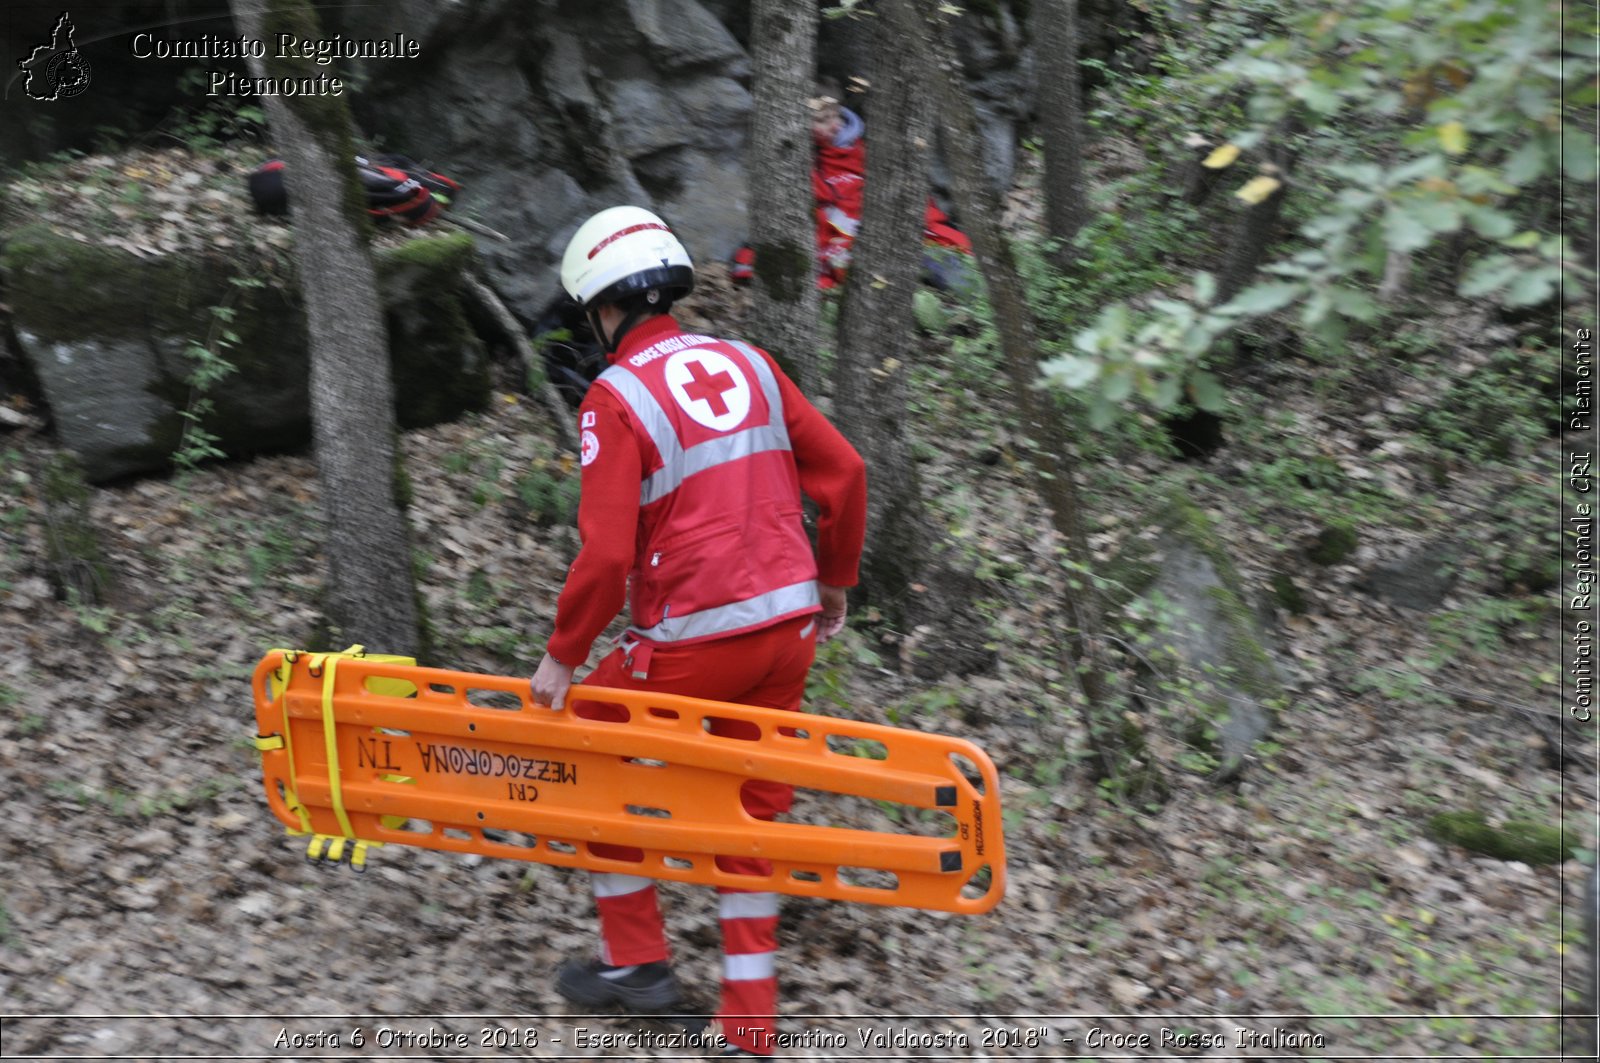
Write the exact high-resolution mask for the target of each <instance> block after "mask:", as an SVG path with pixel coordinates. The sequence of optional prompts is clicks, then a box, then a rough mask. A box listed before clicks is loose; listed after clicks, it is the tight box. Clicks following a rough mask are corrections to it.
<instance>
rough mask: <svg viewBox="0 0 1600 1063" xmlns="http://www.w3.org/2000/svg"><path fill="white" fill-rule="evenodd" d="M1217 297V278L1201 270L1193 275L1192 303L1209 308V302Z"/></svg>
mask: <svg viewBox="0 0 1600 1063" xmlns="http://www.w3.org/2000/svg"><path fill="white" fill-rule="evenodd" d="M1216 297H1217V278H1216V277H1214V276H1212V275H1211V274H1209V273H1207V272H1205V271H1204V270H1201V271H1200V272H1199V273H1196V274H1195V275H1194V301H1195V302H1197V303H1199V304H1200V305H1201V306H1210V305H1211V300H1213V299H1215V298H1216Z"/></svg>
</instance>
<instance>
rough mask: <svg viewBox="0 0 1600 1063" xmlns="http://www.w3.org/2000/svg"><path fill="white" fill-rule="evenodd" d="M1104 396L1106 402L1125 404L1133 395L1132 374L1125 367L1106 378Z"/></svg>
mask: <svg viewBox="0 0 1600 1063" xmlns="http://www.w3.org/2000/svg"><path fill="white" fill-rule="evenodd" d="M1104 394H1105V399H1106V401H1107V402H1117V403H1121V402H1126V401H1127V400H1128V396H1129V395H1132V394H1133V373H1132V372H1131V371H1129V370H1128V369H1127V368H1126V367H1124V368H1120V369H1117V370H1116V371H1114V372H1113V373H1112V374H1111V375H1110V376H1109V377H1107V378H1106V388H1105V392H1104Z"/></svg>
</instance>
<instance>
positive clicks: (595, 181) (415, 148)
mask: <svg viewBox="0 0 1600 1063" xmlns="http://www.w3.org/2000/svg"><path fill="white" fill-rule="evenodd" d="M325 17H327V18H328V19H329V21H330V24H331V25H333V26H335V27H336V28H337V29H339V30H340V31H341V32H343V33H345V34H346V35H347V36H356V37H365V36H382V35H383V34H385V33H392V32H393V31H394V29H395V28H397V27H405V28H406V30H407V32H408V33H410V34H412V35H413V36H415V37H417V38H418V40H419V43H420V45H421V58H419V59H417V60H415V61H410V62H387V63H385V62H373V63H368V64H366V66H365V68H364V69H363V70H362V71H361V75H362V76H365V77H367V78H368V79H369V80H368V81H367V82H366V84H365V88H364V91H362V92H361V93H360V94H359V95H358V96H357V97H355V99H354V107H355V110H356V113H357V117H358V120H359V122H360V123H361V125H362V126H363V127H364V128H365V129H366V130H367V131H368V132H369V133H371V134H373V135H375V136H381V137H382V138H383V139H384V140H385V141H386V142H387V143H389V144H392V145H396V146H401V145H403V146H404V149H405V150H406V151H407V152H408V153H409V154H411V155H413V156H416V157H418V158H421V159H427V160H429V161H431V162H432V163H434V164H435V165H436V166H437V167H438V168H440V169H442V170H445V171H446V172H449V173H451V175H452V176H455V177H458V178H459V179H460V180H461V181H462V182H463V184H464V185H465V186H466V196H465V199H464V201H463V203H462V205H461V206H462V209H463V210H464V211H465V212H466V213H467V214H469V215H474V216H476V217H477V218H479V219H480V220H482V221H483V222H485V223H486V224H488V225H491V226H493V227H494V228H495V229H497V230H499V231H500V232H503V233H505V234H506V235H507V236H509V237H510V238H511V240H510V242H509V243H506V244H498V245H490V244H487V243H485V245H484V246H483V248H482V252H483V255H484V258H485V261H486V262H487V264H488V265H489V267H490V270H491V273H492V274H493V278H494V283H495V287H496V288H497V289H498V290H499V291H500V292H501V293H502V294H503V295H505V296H506V297H507V298H508V300H509V301H510V302H511V303H512V305H513V307H514V308H515V309H517V310H518V311H519V312H520V313H521V314H522V315H523V316H524V317H526V318H529V319H532V318H534V317H537V316H538V313H539V311H540V310H541V309H542V308H543V307H544V305H545V304H546V303H548V302H549V300H550V298H551V297H552V296H553V295H555V294H556V292H557V283H558V281H557V276H556V269H557V266H558V263H559V259H560V255H561V251H562V249H563V248H564V247H565V246H566V241H567V238H568V237H569V236H571V234H572V233H573V231H574V230H575V229H576V228H577V227H578V225H579V224H581V223H582V222H583V220H584V219H585V218H587V217H588V216H589V215H590V214H592V213H594V212H595V211H598V210H601V209H603V208H605V207H610V206H615V205H617V204H619V203H635V204H639V205H641V206H646V207H650V208H652V209H655V210H657V211H658V212H660V213H661V214H662V215H663V216H664V217H666V218H667V219H668V220H669V221H671V222H672V223H673V224H674V225H675V226H676V227H677V228H678V230H679V233H680V235H681V236H682V237H683V239H684V242H685V243H686V244H687V245H688V247H689V250H690V253H691V254H692V255H693V256H694V257H695V258H696V259H697V260H701V261H709V260H720V259H725V258H726V257H727V256H728V255H729V254H731V253H732V251H733V250H734V248H736V247H737V246H738V245H739V243H740V242H741V241H742V240H743V239H744V236H745V203H746V193H745V178H744V169H743V163H744V158H743V156H744V147H745V140H746V134H745V126H746V122H747V119H748V116H749V113H750V110H751V106H752V102H751V98H750V94H749V91H748V89H747V87H746V86H747V85H748V83H749V76H750V63H749V59H748V57H747V55H746V54H745V49H744V48H743V46H741V45H740V43H739V42H738V41H737V40H736V39H735V38H734V37H733V35H732V34H731V33H730V32H729V31H728V30H727V29H726V28H725V27H724V26H723V24H722V23H721V22H720V21H719V20H718V19H717V18H716V17H715V16H713V15H712V14H711V13H710V12H708V11H707V10H706V9H705V8H704V7H702V6H701V5H700V4H699V3H696V2H695V0H619V2H617V3H608V4H582V3H577V2H569V0H559V2H558V0H538V2H535V3H528V2H526V0H465V2H462V3H456V4H450V5H441V4H436V3H433V2H431V0H402V2H400V3H395V4H386V5H379V6H374V7H362V6H354V7H345V8H337V9H329V10H328V12H327V14H326V16H325ZM356 65H357V66H359V64H356Z"/></svg>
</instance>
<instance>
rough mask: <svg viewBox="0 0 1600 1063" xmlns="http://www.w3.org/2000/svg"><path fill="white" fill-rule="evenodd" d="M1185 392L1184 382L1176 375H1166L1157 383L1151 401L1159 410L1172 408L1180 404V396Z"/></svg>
mask: <svg viewBox="0 0 1600 1063" xmlns="http://www.w3.org/2000/svg"><path fill="white" fill-rule="evenodd" d="M1182 394H1183V382H1182V381H1181V380H1179V379H1178V377H1177V376H1176V375H1173V376H1165V377H1162V378H1161V382H1160V383H1158V384H1157V385H1156V390H1155V393H1154V394H1152V395H1151V396H1150V401H1151V402H1153V403H1154V404H1155V407H1156V409H1158V410H1170V409H1172V408H1173V407H1174V406H1176V405H1177V404H1178V398H1179V396H1180V395H1182Z"/></svg>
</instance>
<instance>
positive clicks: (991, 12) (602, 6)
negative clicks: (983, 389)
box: [0, 0, 1126, 321]
mask: <svg viewBox="0 0 1600 1063" xmlns="http://www.w3.org/2000/svg"><path fill="white" fill-rule="evenodd" d="M1121 6H1126V5H1121ZM102 8H103V9H104V10H103V11H102V10H100V9H97V12H96V13H95V17H94V18H93V19H92V20H91V19H89V17H88V16H84V26H83V28H82V35H83V37H84V39H85V40H86V41H87V40H88V39H89V38H90V37H92V36H94V35H95V34H97V33H98V34H100V35H102V36H103V37H104V40H103V41H99V42H98V43H96V44H94V45H93V47H92V49H91V48H89V47H88V46H86V50H85V53H84V54H85V55H86V57H87V58H88V59H89V60H90V62H92V63H93V64H94V70H95V82H94V84H93V85H92V86H91V88H90V89H89V91H87V92H85V93H84V94H83V95H82V96H80V97H78V98H75V99H73V100H70V101H65V103H64V104H63V105H62V106H61V108H60V109H59V110H54V109H52V110H49V112H48V113H44V112H42V111H40V109H39V108H33V109H31V110H30V109H24V111H23V113H22V114H21V119H22V120H21V121H20V122H18V123H16V124H17V126H18V129H17V131H16V132H17V135H16V136H15V137H14V138H9V139H7V140H6V142H5V143H4V144H3V145H0V160H3V161H6V162H20V161H23V160H24V159H27V158H41V157H43V156H44V155H47V154H49V153H50V152H52V151H54V150H57V149H61V148H66V147H80V148H81V147H86V146H88V145H89V144H90V143H91V142H92V140H93V134H94V131H95V130H96V129H97V128H102V129H103V128H111V127H116V128H126V129H128V130H129V131H130V132H140V131H144V130H146V129H148V128H150V127H151V126H154V125H155V124H157V123H159V122H161V121H162V120H163V117H162V116H164V115H167V114H169V112H171V111H172V109H173V108H174V107H177V108H188V109H191V110H193V111H199V110H203V109H204V108H205V106H206V104H207V102H208V101H206V100H204V99H203V98H201V99H197V98H195V97H194V95H193V93H192V92H191V91H190V90H185V89H181V88H178V87H177V86H176V77H174V79H173V80H172V81H171V82H169V81H168V80H166V79H163V78H154V77H151V76H150V75H151V73H152V71H153V70H154V69H156V68H155V67H154V66H153V65H152V64H153V63H155V62H156V61H155V60H150V61H146V62H143V63H140V62H138V61H135V60H131V59H130V58H129V55H128V53H129V52H130V49H129V37H130V33H121V32H115V31H120V28H121V27H130V26H146V25H149V26H157V27H161V29H160V31H159V34H158V35H164V36H166V37H170V38H174V39H178V38H182V37H184V36H185V35H186V34H187V35H192V33H190V32H189V31H187V30H185V29H184V27H186V26H191V25H203V26H204V27H205V29H206V30H207V31H208V32H215V33H216V34H218V35H219V36H224V37H226V36H228V35H229V33H230V32H231V29H230V24H229V22H228V19H227V5H226V3H225V2H224V0H167V2H164V3H156V2H155V0H110V2H109V3H107V4H105V5H102ZM40 10H41V11H43V10H44V9H42V8H41V9H40ZM1025 10H1026V7H1025V5H1023V4H1021V3H1018V2H1014V0H998V2H989V3H983V4H977V5H973V6H972V7H971V8H970V9H969V12H968V15H967V16H964V17H963V18H962V19H960V20H959V21H958V23H957V26H956V31H955V37H956V41H957V44H958V45H959V47H960V50H961V53H962V57H963V60H964V62H965V64H966V67H967V73H968V76H969V79H970V82H971V85H972V91H973V97H974V100H975V102H976V103H977V105H978V109H979V112H980V115H981V116H982V118H983V130H984V132H983V136H984V140H985V158H986V159H987V161H988V163H989V167H990V172H991V174H992V175H993V176H994V177H995V179H996V180H997V181H999V182H1002V183H1004V182H1008V181H1009V180H1010V178H1011V176H1012V173H1013V170H1014V167H1015V160H1016V144H1017V142H1018V140H1019V138H1020V134H1021V132H1022V129H1023V127H1024V126H1025V125H1026V123H1027V121H1028V120H1029V117H1030V114H1031V110H1032V103H1031V99H1032V73H1031V63H1032V58H1031V57H1032V49H1031V45H1030V44H1029V43H1028V35H1027V32H1026V26H1025V24H1024V22H1023V21H1022V19H1021V18H1020V17H1019V15H1018V12H1019V11H1025ZM318 13H319V16H320V18H321V19H322V23H323V32H324V33H325V35H327V36H332V35H334V34H343V35H344V36H345V37H346V38H347V39H358V40H359V39H372V40H389V39H392V38H393V35H394V34H395V33H396V32H397V31H398V32H403V33H404V34H405V35H406V36H407V37H409V38H412V39H414V40H415V41H417V43H418V45H419V49H420V50H419V55H418V58H416V59H403V60H368V61H365V62H362V61H341V62H340V63H338V64H337V67H336V68H334V69H337V71H338V73H339V76H340V77H341V78H343V79H344V80H345V81H346V82H347V83H349V84H350V85H352V86H353V87H354V91H353V92H351V93H350V94H348V98H349V100H350V102H351V106H352V108H353V110H354V112H355V114H356V118H357V122H358V124H359V126H360V127H361V130H362V132H363V133H364V134H365V137H366V139H367V140H369V141H370V142H371V143H372V144H374V145H375V146H376V147H379V148H381V149H383V150H389V151H398V152H403V153H405V154H408V155H410V156H412V157H414V158H416V159H418V160H420V161H423V162H426V163H429V164H431V165H432V166H433V167H434V168H436V169H438V170H440V171H442V172H444V173H447V174H449V175H450V176H452V177H454V178H456V179H458V180H460V181H461V182H462V183H463V184H464V185H465V187H466V195H465V197H464V199H463V200H462V201H461V203H460V204H459V205H458V210H459V211H460V212H461V213H462V214H464V215H466V216H468V217H472V218H475V219H476V220H478V221H481V222H483V223H485V224H487V225H489V226H491V227H493V228H494V229H496V230H498V231H500V232H502V233H504V234H506V235H507V236H509V237H510V241H509V242H506V243H498V242H491V241H482V242H481V244H482V246H481V247H480V249H479V251H480V254H481V255H482V256H483V258H484V260H485V263H486V265H487V267H488V269H489V272H490V274H491V276H492V280H493V282H494V286H495V288H496V289H497V290H498V291H499V292H500V293H501V294H502V295H503V296H504V297H505V298H506V299H507V300H508V302H509V303H510V305H511V306H512V308H513V309H514V310H516V311H517V312H518V313H520V314H521V316H522V317H523V318H525V319H526V320H528V321H532V320H534V319H536V318H537V317H538V316H539V314H540V312H541V311H542V309H543V308H544V306H545V305H546V304H547V303H548V302H549V301H550V299H551V298H552V297H553V296H555V295H556V293H557V266H558V263H559V259H560V255H561V251H562V249H563V248H564V247H565V244H566V240H567V238H568V237H569V236H570V235H571V234H572V232H573V231H574V230H575V229H576V228H577V226H578V225H579V224H580V223H581V222H582V221H583V219H585V218H586V217H588V216H589V215H590V214H592V213H594V212H595V211H597V210H600V209H603V208H605V207H609V206H615V205H617V204H618V203H635V204H638V205H641V206H646V207H650V208H652V209H655V210H657V211H658V212H660V213H661V214H662V215H663V216H664V217H666V218H667V219H668V220H669V221H671V222H672V223H673V224H674V225H675V226H676V227H677V228H678V230H679V233H680V235H681V236H682V237H683V239H684V241H685V243H686V244H687V245H688V247H689V250H690V252H691V254H692V255H694V256H695V258H696V260H697V261H715V260H724V259H726V258H727V256H728V255H729V254H731V252H732V251H733V250H734V249H735V248H736V247H737V246H738V245H739V244H740V243H741V242H742V241H743V240H744V238H745V237H746V235H747V232H748V224H747V221H746V216H745V215H746V207H747V201H748V199H747V192H746V181H747V178H746V172H745V163H746V160H745V149H746V145H747V135H746V126H747V124H748V119H749V115H750V112H751V110H752V106H753V105H752V99H751V96H750V88H751V58H750V43H749V32H750V14H749V5H748V3H742V2H739V0H608V2H606V3H585V2H583V0H452V2H451V3H447V4H446V3H439V2H437V0H394V2H391V3H386V4H354V5H324V6H320V7H319V8H318ZM49 14H50V15H51V17H53V15H54V13H53V11H52V12H50V13H49ZM42 17H43V16H41V18H42ZM1086 17H1087V19H1088V22H1086V25H1089V26H1090V31H1091V32H1092V31H1093V27H1094V26H1098V25H1100V23H1099V22H1097V21H1095V19H1096V18H1097V17H1098V16H1095V15H1093V14H1092V13H1091V14H1090V15H1089V16H1086ZM91 22H92V25H91ZM864 27H865V23H864V20H863V19H861V18H844V19H825V20H823V23H822V26H821V29H820V34H821V36H820V41H819V45H820V47H819V54H820V56H821V57H822V62H821V66H822V72H823V73H825V74H827V75H830V76H833V77H837V78H839V79H840V80H841V81H846V82H847V81H848V79H849V78H850V77H851V76H853V75H860V74H862V73H863V72H864V71H865V70H866V69H867V68H868V63H867V58H868V56H867V54H866V52H865V49H866V47H867V45H866V35H865V33H864V32H863V30H864ZM48 29H49V21H48V19H45V20H44V21H43V22H42V23H41V24H40V26H39V27H38V28H37V30H35V29H34V28H33V27H32V23H31V22H26V24H21V23H19V24H18V25H14V26H9V27H8V26H4V25H0V40H4V39H6V38H5V36H4V34H5V33H6V32H10V33H12V34H13V35H15V36H17V37H18V43H17V44H15V45H14V46H13V48H12V50H11V51H8V52H6V53H5V54H8V55H11V54H21V53H20V51H19V49H21V50H23V51H25V49H23V48H22V44H21V43H20V42H21V39H22V38H23V37H26V36H27V35H28V34H36V33H46V32H47V31H48ZM1119 39H1120V38H1119ZM1094 41H1095V42H1097V43H1093V44H1092V45H1091V46H1090V47H1088V48H1086V50H1085V52H1084V54H1085V56H1086V57H1091V56H1092V57H1100V56H1102V55H1105V56H1107V57H1109V52H1108V51H1107V50H1106V48H1107V47H1109V46H1105V47H1102V44H1101V43H1098V42H1099V38H1098V37H1096V38H1094ZM129 64H131V68H130V67H129ZM201 65H204V66H206V68H207V69H213V68H214V69H217V70H223V71H228V70H233V71H236V72H238V71H239V70H240V65H239V64H237V63H235V62H232V61H228V60H219V61H216V62H210V61H207V62H206V63H204V64H201ZM163 69H170V70H172V71H174V72H181V70H182V69H183V65H182V63H181V62H180V61H172V62H171V63H170V64H169V65H168V66H167V67H165V68H163ZM102 75H103V76H102ZM112 85H115V86H118V88H119V92H117V93H113V92H111V91H108V89H109V87H110V86H112ZM855 102H858V103H859V102H860V101H855ZM67 104H70V107H68V106H67ZM865 108H866V110H868V111H869V112H870V100H868V101H866V103H865ZM869 135H870V126H869Z"/></svg>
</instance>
